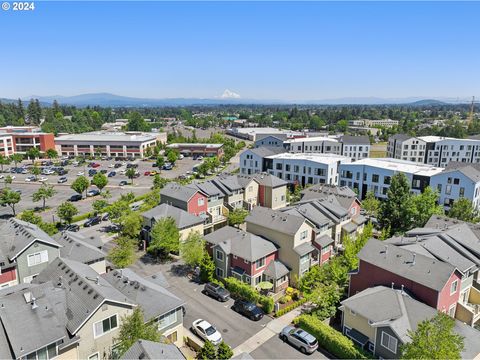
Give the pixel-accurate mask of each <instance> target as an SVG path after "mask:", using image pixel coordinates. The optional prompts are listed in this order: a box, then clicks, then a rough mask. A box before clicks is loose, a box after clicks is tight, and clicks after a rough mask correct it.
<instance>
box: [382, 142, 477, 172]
mask: <svg viewBox="0 0 480 360" xmlns="http://www.w3.org/2000/svg"><path fill="white" fill-rule="evenodd" d="M387 156H388V157H392V158H395V159H402V160H408V161H414V162H418V163H424V164H429V165H434V166H438V167H446V166H447V165H448V163H449V162H450V161H456V162H463V163H480V140H477V139H456V138H446V137H441V136H419V137H412V136H409V135H404V134H397V135H394V136H392V137H390V138H389V139H388V145H387Z"/></svg>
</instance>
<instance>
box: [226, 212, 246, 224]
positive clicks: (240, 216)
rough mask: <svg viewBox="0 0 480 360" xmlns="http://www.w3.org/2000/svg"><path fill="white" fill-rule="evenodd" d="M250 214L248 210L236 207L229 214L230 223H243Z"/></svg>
mask: <svg viewBox="0 0 480 360" xmlns="http://www.w3.org/2000/svg"><path fill="white" fill-rule="evenodd" d="M247 216H248V211H247V210H245V209H242V208H238V209H234V210H233V211H230V212H229V214H228V225H230V226H236V227H238V225H240V224H243V223H244V222H245V218H246V217H247Z"/></svg>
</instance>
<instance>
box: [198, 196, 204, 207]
mask: <svg viewBox="0 0 480 360" xmlns="http://www.w3.org/2000/svg"><path fill="white" fill-rule="evenodd" d="M203 205H205V199H204V198H203V197H201V198H198V206H203Z"/></svg>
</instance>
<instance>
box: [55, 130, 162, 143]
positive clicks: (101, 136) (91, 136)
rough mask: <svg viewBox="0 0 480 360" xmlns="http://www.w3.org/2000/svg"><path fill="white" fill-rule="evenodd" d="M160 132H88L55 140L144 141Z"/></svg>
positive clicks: (151, 138)
mask: <svg viewBox="0 0 480 360" xmlns="http://www.w3.org/2000/svg"><path fill="white" fill-rule="evenodd" d="M159 134H161V133H124V132H89V133H83V134H69V135H61V136H58V137H56V138H55V142H62V141H68V142H75V141H98V142H110V141H117V142H118V141H120V142H145V141H151V140H156V139H157V136H158V135H159Z"/></svg>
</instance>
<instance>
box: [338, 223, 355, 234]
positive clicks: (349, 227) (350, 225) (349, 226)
mask: <svg viewBox="0 0 480 360" xmlns="http://www.w3.org/2000/svg"><path fill="white" fill-rule="evenodd" d="M342 229H343V230H345V231H346V232H347V233H348V234H351V233H353V232H354V231H355V230H357V225H355V224H354V223H353V222H351V221H350V222H347V223H346V224H343V225H342Z"/></svg>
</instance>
